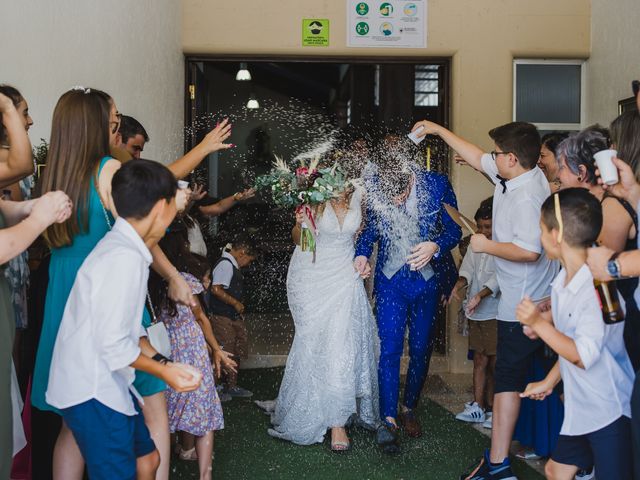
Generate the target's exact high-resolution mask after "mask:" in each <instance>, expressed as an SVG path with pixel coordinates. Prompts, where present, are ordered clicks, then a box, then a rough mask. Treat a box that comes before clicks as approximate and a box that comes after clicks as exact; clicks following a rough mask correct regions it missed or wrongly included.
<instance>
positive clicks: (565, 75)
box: [513, 60, 584, 131]
mask: <svg viewBox="0 0 640 480" xmlns="http://www.w3.org/2000/svg"><path fill="white" fill-rule="evenodd" d="M583 67H584V62H583V61H582V60H514V63H513V119H514V121H522V122H530V123H533V124H534V125H536V126H537V127H538V129H540V130H543V131H547V130H580V128H581V126H582V123H583V118H584V112H583V98H584V88H583V85H584V68H583Z"/></svg>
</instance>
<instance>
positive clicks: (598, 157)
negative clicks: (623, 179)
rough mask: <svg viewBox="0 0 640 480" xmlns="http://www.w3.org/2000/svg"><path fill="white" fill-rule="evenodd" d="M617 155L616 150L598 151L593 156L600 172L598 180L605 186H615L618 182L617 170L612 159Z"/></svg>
mask: <svg viewBox="0 0 640 480" xmlns="http://www.w3.org/2000/svg"><path fill="white" fill-rule="evenodd" d="M617 155H618V152H617V151H616V150H600V151H599V152H598V153H596V154H594V155H593V159H594V160H595V161H596V165H597V166H598V170H600V178H602V183H604V184H605V185H615V184H616V183H618V182H619V181H620V179H619V178H618V169H617V168H616V166H615V164H614V163H613V161H612V159H613V158H614V157H616V156H617Z"/></svg>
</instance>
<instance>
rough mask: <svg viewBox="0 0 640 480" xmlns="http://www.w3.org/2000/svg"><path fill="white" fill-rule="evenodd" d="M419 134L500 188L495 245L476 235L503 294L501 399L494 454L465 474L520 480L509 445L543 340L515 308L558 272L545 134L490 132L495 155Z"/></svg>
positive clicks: (527, 128)
mask: <svg viewBox="0 0 640 480" xmlns="http://www.w3.org/2000/svg"><path fill="white" fill-rule="evenodd" d="M420 127H422V129H421V130H420V131H419V133H418V136H424V135H427V134H432V135H438V136H439V137H440V138H442V139H443V140H444V141H445V142H447V144H448V145H449V146H450V147H451V148H452V149H454V150H455V151H456V152H458V153H459V154H460V155H461V156H462V158H464V160H465V161H466V162H467V163H468V164H469V165H471V166H472V167H473V168H475V169H476V170H478V171H479V172H481V173H484V174H485V175H486V176H488V178H489V179H490V180H491V181H492V182H493V183H494V184H495V185H496V188H495V193H494V197H493V239H492V240H489V239H488V238H487V237H486V236H484V235H482V234H475V235H473V236H472V237H471V249H472V250H473V251H474V252H476V253H488V254H489V255H493V256H495V257H496V258H495V264H496V274H497V278H498V284H499V286H500V291H501V292H502V296H501V298H500V303H499V306H498V315H497V320H498V345H497V351H496V357H497V358H496V371H495V379H496V384H495V396H494V402H493V428H492V434H491V450H490V451H487V452H485V454H484V457H483V458H482V460H480V462H479V463H478V464H477V465H475V466H474V467H473V468H472V469H471V472H469V473H467V474H463V475H462V476H461V479H464V480H515V479H516V476H515V475H514V474H513V472H512V471H511V465H510V462H509V447H510V445H511V440H512V437H513V431H514V428H515V425H516V422H517V420H518V413H519V411H520V397H519V395H518V392H522V391H523V390H524V388H525V387H526V384H527V373H528V371H529V367H530V365H531V362H532V360H533V357H534V355H535V353H536V351H537V350H538V349H539V348H541V347H542V342H541V341H540V340H539V339H538V340H531V339H529V338H528V337H527V336H526V335H525V334H524V333H523V330H522V327H521V326H520V325H519V323H518V321H517V320H516V306H517V305H518V303H519V302H520V300H521V299H522V298H523V297H524V296H525V295H527V296H529V297H530V298H532V299H534V300H537V301H539V302H541V303H542V302H543V301H544V300H545V299H546V300H548V296H549V294H550V284H551V281H552V280H553V278H554V277H555V274H556V272H557V266H556V264H555V263H554V262H552V261H550V260H549V259H548V258H547V257H546V256H545V254H544V252H543V250H542V245H541V243H540V234H541V232H540V225H539V219H540V206H541V205H542V203H543V202H544V200H545V199H546V198H547V197H548V196H549V193H550V190H549V183H548V182H547V180H546V178H545V176H544V174H543V173H542V170H540V169H539V168H538V167H537V166H536V163H537V161H538V158H539V156H540V148H541V145H540V134H539V133H538V130H537V129H536V127H535V126H533V125H531V124H530V123H524V122H512V123H508V124H506V125H502V126H500V127H496V128H494V129H493V130H491V131H490V132H489V136H490V137H491V138H492V139H493V141H494V144H495V147H494V149H493V151H492V152H491V153H490V154H488V153H484V152H483V151H482V150H481V149H480V148H479V147H477V146H475V145H473V144H471V143H469V142H467V141H466V140H464V139H462V138H460V137H458V136H457V135H455V134H453V133H452V132H450V131H449V130H447V129H446V128H444V127H441V126H440V125H437V124H435V123H433V122H429V121H426V120H424V121H421V122H418V123H417V124H416V125H415V126H414V127H413V130H414V131H417V130H419V128H420Z"/></svg>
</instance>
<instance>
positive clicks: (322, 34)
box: [302, 18, 329, 47]
mask: <svg viewBox="0 0 640 480" xmlns="http://www.w3.org/2000/svg"><path fill="white" fill-rule="evenodd" d="M302 46H303V47H328V46H329V20H328V19H326V18H305V19H303V20H302Z"/></svg>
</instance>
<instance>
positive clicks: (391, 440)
mask: <svg viewBox="0 0 640 480" xmlns="http://www.w3.org/2000/svg"><path fill="white" fill-rule="evenodd" d="M376 442H377V443H378V445H380V447H381V448H382V452H383V453H386V454H387V455H396V454H398V453H400V440H399V438H398V427H396V426H395V425H393V424H391V423H387V422H384V423H383V424H382V425H380V426H379V427H378V429H377V430H376Z"/></svg>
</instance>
